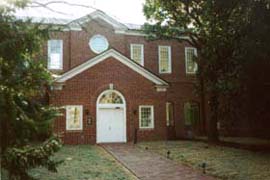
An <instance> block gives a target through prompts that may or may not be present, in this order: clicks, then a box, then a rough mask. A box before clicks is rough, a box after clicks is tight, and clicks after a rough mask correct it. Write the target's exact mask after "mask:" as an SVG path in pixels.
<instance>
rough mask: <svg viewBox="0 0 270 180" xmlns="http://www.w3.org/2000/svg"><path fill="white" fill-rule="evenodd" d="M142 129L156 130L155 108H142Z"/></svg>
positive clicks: (140, 113)
mask: <svg viewBox="0 0 270 180" xmlns="http://www.w3.org/2000/svg"><path fill="white" fill-rule="evenodd" d="M139 115H140V128H141V129H152V128H154V107H153V106H140V107H139Z"/></svg>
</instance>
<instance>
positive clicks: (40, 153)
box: [2, 138, 62, 179]
mask: <svg viewBox="0 0 270 180" xmlns="http://www.w3.org/2000/svg"><path fill="white" fill-rule="evenodd" d="M60 147H61V142H60V141H59V139H58V138H51V139H49V140H48V141H46V142H45V143H44V144H42V145H40V146H37V147H31V146H29V145H27V146H24V147H18V148H17V147H12V148H8V150H7V151H6V153H5V154H4V156H3V159H2V161H3V162H2V164H3V166H4V167H5V169H6V170H8V172H9V179H17V178H21V179H32V178H31V176H29V175H28V171H29V170H30V169H32V168H36V167H40V166H44V167H47V168H48V170H50V171H53V172H57V169H56V166H57V165H58V164H59V163H61V162H62V161H57V162H55V161H52V160H51V159H50V156H52V155H53V154H54V153H55V152H56V151H58V150H59V149H60Z"/></svg>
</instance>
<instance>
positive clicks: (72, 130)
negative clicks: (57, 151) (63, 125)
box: [66, 129, 83, 133]
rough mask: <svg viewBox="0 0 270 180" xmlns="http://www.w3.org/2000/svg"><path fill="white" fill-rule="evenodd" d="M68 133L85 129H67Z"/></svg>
mask: <svg viewBox="0 0 270 180" xmlns="http://www.w3.org/2000/svg"><path fill="white" fill-rule="evenodd" d="M66 132H67V133H74V132H83V129H66Z"/></svg>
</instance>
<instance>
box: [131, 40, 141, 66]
mask: <svg viewBox="0 0 270 180" xmlns="http://www.w3.org/2000/svg"><path fill="white" fill-rule="evenodd" d="M131 48H132V50H131V52H132V54H131V58H132V60H134V61H136V62H137V63H139V64H142V58H143V54H142V53H143V46H142V45H134V44H133V45H131Z"/></svg>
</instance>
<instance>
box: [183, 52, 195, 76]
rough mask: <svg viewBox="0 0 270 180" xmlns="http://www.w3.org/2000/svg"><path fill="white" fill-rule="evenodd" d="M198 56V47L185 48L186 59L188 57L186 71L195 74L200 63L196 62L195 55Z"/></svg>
mask: <svg viewBox="0 0 270 180" xmlns="http://www.w3.org/2000/svg"><path fill="white" fill-rule="evenodd" d="M196 56H197V49H196V48H193V47H186V48H185V59H186V73H187V74H195V73H196V72H197V70H198V65H197V63H196V62H195V60H194V59H195V57H196Z"/></svg>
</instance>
